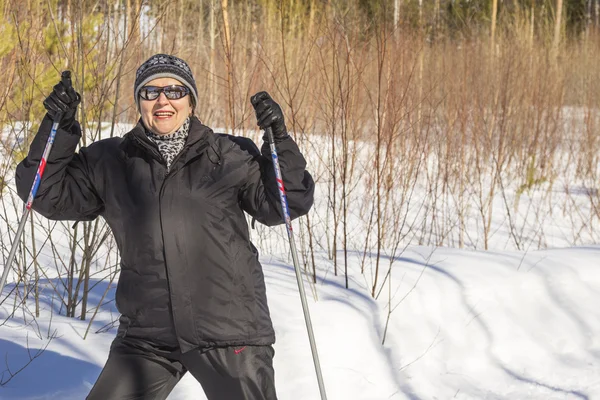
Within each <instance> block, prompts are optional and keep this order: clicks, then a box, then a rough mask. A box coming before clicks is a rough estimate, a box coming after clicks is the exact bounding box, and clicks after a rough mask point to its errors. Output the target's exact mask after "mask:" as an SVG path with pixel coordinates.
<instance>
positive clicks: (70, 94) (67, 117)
mask: <svg viewBox="0 0 600 400" xmlns="http://www.w3.org/2000/svg"><path fill="white" fill-rule="evenodd" d="M80 102H81V96H79V93H77V92H76V91H75V89H73V84H72V83H71V71H64V72H63V73H62V75H61V79H60V82H59V83H57V84H56V85H55V86H54V89H53V90H52V93H50V96H48V97H47V98H46V100H44V108H46V111H48V116H49V117H50V118H51V119H52V121H54V122H57V121H56V118H57V117H59V116H61V115H62V117H61V119H60V123H59V126H60V127H61V128H70V127H71V125H72V124H73V122H74V121H75V115H76V114H77V106H78V105H79V103H80Z"/></svg>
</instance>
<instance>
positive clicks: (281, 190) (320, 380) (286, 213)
mask: <svg viewBox="0 0 600 400" xmlns="http://www.w3.org/2000/svg"><path fill="white" fill-rule="evenodd" d="M266 133H267V138H268V140H269V146H270V147H271V156H272V158H273V168H274V169H275V177H276V179H277V187H278V189H279V198H280V200H281V210H282V213H283V218H284V219H285V226H286V228H287V233H288V239H289V242H290V250H291V252H292V260H293V262H294V271H296V280H297V282H298V290H299V291H300V300H301V302H302V310H303V311H304V321H305V322H306V329H307V330H308V339H309V341H310V348H311V350H312V356H313V361H314V364H315V372H316V373H317V381H318V383H319V391H320V392H321V400H327V395H326V394H325V384H324V382H323V375H322V373H321V364H320V363H319V355H318V353H317V344H316V342H315V335H314V333H313V328H312V322H311V320H310V312H309V310H308V302H307V301H306V293H305V291H304V281H303V280H302V272H301V271H300V263H299V262H298V253H297V251H296V242H295V240H294V231H293V229H292V219H291V218H290V212H289V208H288V202H287V197H286V195H285V187H284V185H283V178H282V177H281V169H280V168H279V158H278V157H277V149H276V148H275V140H274V138H273V130H272V129H271V127H268V128H267V129H266Z"/></svg>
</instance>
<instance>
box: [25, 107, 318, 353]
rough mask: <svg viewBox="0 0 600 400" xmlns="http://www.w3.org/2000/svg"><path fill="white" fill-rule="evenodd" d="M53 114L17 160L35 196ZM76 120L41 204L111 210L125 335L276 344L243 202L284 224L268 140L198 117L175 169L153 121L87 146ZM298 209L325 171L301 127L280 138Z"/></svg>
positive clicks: (52, 165) (186, 342) (61, 214)
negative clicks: (298, 136)
mask: <svg viewBox="0 0 600 400" xmlns="http://www.w3.org/2000/svg"><path fill="white" fill-rule="evenodd" d="M51 125H52V121H51V120H50V119H49V118H48V117H46V118H45V119H44V121H43V122H42V125H41V127H40V129H39V131H38V134H37V136H36V137H35V139H34V140H33V142H32V144H31V147H30V150H29V154H28V156H27V158H25V159H24V160H23V161H22V162H21V163H20V164H19V165H18V167H17V174H16V182H17V190H18V193H19V196H20V197H21V198H22V199H23V200H26V198H27V196H28V194H29V190H30V188H31V184H32V182H33V178H34V176H35V173H36V169H37V166H38V163H39V161H40V158H41V155H42V152H43V149H44V146H45V144H46V140H47V138H48V135H49V133H50V130H51ZM80 137H81V129H80V127H79V125H78V123H77V122H75V123H74V125H73V126H72V127H71V128H70V129H69V131H66V130H61V129H59V131H58V132H57V135H56V139H55V142H54V147H53V148H52V151H51V152H50V156H49V159H48V161H47V166H46V170H45V172H44V176H43V180H42V183H41V185H40V187H39V190H38V193H37V196H36V198H35V201H34V202H33V209H34V210H35V211H37V212H39V213H40V214H42V215H43V216H45V217H47V218H49V219H54V220H93V219H94V218H96V217H98V216H101V217H103V218H104V219H105V220H106V222H107V223H108V225H109V226H110V228H111V229H112V232H113V234H114V237H115V240H116V242H117V245H118V248H119V251H120V256H121V274H120V277H119V283H118V286H117V293H116V304H117V308H118V310H119V312H120V313H121V318H120V327H119V334H120V335H130V336H135V337H141V338H146V339H148V340H151V341H153V342H154V343H157V344H159V345H168V346H179V347H180V349H181V351H182V352H185V351H189V350H191V349H193V348H196V347H198V346H201V347H210V346H233V345H265V344H272V343H273V342H274V341H275V334H274V330H273V326H272V324H271V318H270V315H269V308H268V306H267V298H266V293H265V282H264V277H263V272H262V267H261V265H260V263H259V261H258V253H257V251H256V248H255V247H254V246H253V245H252V243H251V242H250V240H249V232H248V225H247V222H246V218H245V215H244V211H245V212H247V213H248V214H250V215H251V216H252V217H254V218H255V219H256V220H258V221H259V222H262V223H264V224H266V225H276V224H280V223H282V216H281V206H280V203H279V194H278V189H277V182H276V179H275V174H274V172H273V167H272V162H271V159H270V155H269V149H268V145H267V144H264V145H263V148H262V154H261V153H260V152H259V150H258V148H257V147H256V145H255V144H254V142H252V141H251V140H250V139H247V138H243V137H235V136H230V135H224V134H215V133H213V131H212V130H211V129H209V128H208V127H206V126H204V125H202V123H201V122H200V121H199V120H198V119H197V118H195V117H192V119H191V124H190V131H189V136H188V138H187V141H186V144H185V146H184V148H183V150H182V151H181V153H180V154H179V156H178V157H177V158H176V159H175V160H174V161H173V164H172V166H171V169H170V171H169V172H168V173H167V168H166V164H165V162H164V160H163V158H162V156H161V155H160V153H159V152H158V148H157V147H156V145H155V144H154V143H153V142H152V141H150V140H149V139H148V138H147V136H146V134H145V131H144V127H143V125H142V123H141V122H140V123H138V125H137V126H136V127H135V128H134V129H133V130H132V131H130V132H129V133H127V134H125V135H124V136H123V137H118V138H110V139H104V140H100V141H97V142H95V143H93V144H91V145H90V146H88V147H83V148H81V149H80V150H79V152H78V153H76V152H75V150H76V146H77V144H78V142H79V140H80ZM277 148H278V156H279V162H280V166H281V170H282V175H283V179H284V185H285V189H286V194H287V200H288V203H289V209H290V214H291V216H292V218H295V217H298V216H300V215H303V214H306V213H307V212H308V210H309V209H310V207H311V206H312V202H313V192H314V182H313V180H312V178H311V176H310V174H309V173H308V172H307V171H306V170H305V166H306V162H305V160H304V158H303V157H302V154H301V153H300V151H299V150H298V147H297V146H296V144H295V142H294V141H293V140H292V139H291V138H287V139H284V140H283V141H281V142H280V143H278V144H277Z"/></svg>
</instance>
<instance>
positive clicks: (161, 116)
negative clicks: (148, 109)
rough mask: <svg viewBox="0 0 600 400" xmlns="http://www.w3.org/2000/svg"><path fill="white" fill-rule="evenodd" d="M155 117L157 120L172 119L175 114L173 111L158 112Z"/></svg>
mask: <svg viewBox="0 0 600 400" xmlns="http://www.w3.org/2000/svg"><path fill="white" fill-rule="evenodd" d="M153 115H154V116H155V117H156V118H159V119H164V118H171V117H172V116H173V115H175V113H174V112H172V111H157V112H155V113H154V114H153Z"/></svg>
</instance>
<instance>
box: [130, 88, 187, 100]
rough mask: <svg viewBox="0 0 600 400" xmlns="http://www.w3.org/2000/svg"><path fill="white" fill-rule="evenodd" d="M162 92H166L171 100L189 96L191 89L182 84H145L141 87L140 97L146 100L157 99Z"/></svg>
mask: <svg viewBox="0 0 600 400" xmlns="http://www.w3.org/2000/svg"><path fill="white" fill-rule="evenodd" d="M161 93H164V94H165V96H166V98H167V99H169V100H178V99H181V98H183V97H185V96H187V95H188V94H189V93H190V89H188V88H187V87H185V86H181V85H169V86H163V87H160V86H144V87H143V88H141V89H140V97H141V98H142V99H144V100H156V99H158V96H160V94H161Z"/></svg>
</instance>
